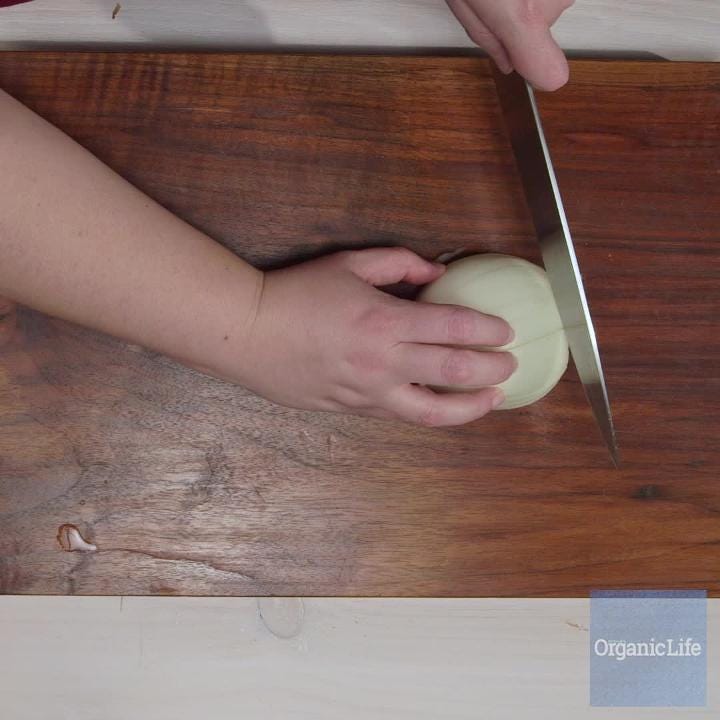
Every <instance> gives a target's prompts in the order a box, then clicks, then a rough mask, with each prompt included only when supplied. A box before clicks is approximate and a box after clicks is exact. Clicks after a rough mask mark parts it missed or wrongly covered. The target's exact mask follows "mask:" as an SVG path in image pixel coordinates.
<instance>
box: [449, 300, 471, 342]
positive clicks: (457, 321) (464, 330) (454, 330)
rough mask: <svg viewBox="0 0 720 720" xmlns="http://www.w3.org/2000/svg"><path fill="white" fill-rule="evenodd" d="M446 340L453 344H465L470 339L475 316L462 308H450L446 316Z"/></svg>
mask: <svg viewBox="0 0 720 720" xmlns="http://www.w3.org/2000/svg"><path fill="white" fill-rule="evenodd" d="M446 324H447V338H448V342H450V343H451V344H453V345H465V344H468V343H469V342H471V341H472V336H473V332H474V330H475V318H474V317H473V315H472V313H471V312H470V311H468V310H466V309H464V308H459V307H454V308H450V310H448V313H447V318H446Z"/></svg>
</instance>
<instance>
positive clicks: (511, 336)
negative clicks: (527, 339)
mask: <svg viewBox="0 0 720 720" xmlns="http://www.w3.org/2000/svg"><path fill="white" fill-rule="evenodd" d="M508 327H510V326H508ZM514 339H515V331H514V330H513V329H512V328H510V332H509V333H508V339H507V341H506V342H505V344H506V345H507V344H508V343H511V342H512V341H513V340H514Z"/></svg>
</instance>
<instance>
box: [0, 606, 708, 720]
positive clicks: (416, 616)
mask: <svg viewBox="0 0 720 720" xmlns="http://www.w3.org/2000/svg"><path fill="white" fill-rule="evenodd" d="M264 600H265V602H268V601H269V599H267V598H265V599H264ZM272 601H273V602H278V603H285V602H289V601H297V599H296V598H289V599H285V598H281V599H277V598H273V599H272ZM258 604H259V603H258V602H257V600H256V599H254V598H199V597H190V598H155V597H140V598H123V597H120V598H113V597H18V596H5V597H0V637H2V639H3V652H2V653H0V690H2V693H3V695H2V697H3V711H4V714H5V717H9V718H12V720H47V718H49V717H60V718H72V719H73V720H97V718H98V717H103V718H105V717H108V718H113V719H114V718H127V717H131V718H133V720H196V718H198V717H210V718H213V720H236V718H237V717H238V708H242V717H243V719H244V720H245V719H247V720H285V718H289V717H291V718H293V720H334V718H338V717H342V718H343V720H371V719H372V720H392V719H394V718H403V719H404V718H413V719H414V720H437V718H438V717H442V718H443V719H444V720H476V719H477V718H478V716H479V714H480V712H481V713H482V717H489V718H492V720H516V718H530V717H531V718H533V719H534V720H597V718H598V717H608V718H612V720H638V718H643V717H656V718H658V717H659V718H663V717H666V716H667V717H672V718H673V720H698V718H706V719H707V718H714V717H717V715H718V712H719V711H720V688H718V684H717V683H715V682H712V681H709V682H708V684H707V707H705V708H702V709H700V708H682V707H674V708H672V710H657V711H650V712H645V711H643V710H638V709H637V708H633V707H630V708H621V707H615V708H612V709H611V710H605V711H603V710H599V709H598V708H596V707H591V706H590V705H589V679H590V678H589V673H588V646H589V632H588V630H589V628H590V617H591V611H590V602H589V601H588V600H579V599H565V598H555V599H531V600H528V599H508V598H503V599H497V598H470V599H469V598H460V599H457V598H452V599H449V598H443V599H434V598H431V599H428V598H422V599H415V598H373V599H365V598H363V599H358V598H306V599H305V600H304V608H305V612H304V622H303V623H302V626H301V628H300V631H299V632H298V634H297V635H296V636H294V637H292V638H278V637H277V636H275V635H273V634H272V633H271V632H270V630H269V629H268V627H267V625H266V624H265V623H264V621H263V617H262V616H261V614H260V612H258ZM596 617H597V615H596ZM707 622H708V628H707V638H708V640H707V643H705V642H704V641H703V645H704V647H705V648H706V649H707V671H708V678H715V677H718V672H720V661H719V660H720V659H719V658H718V653H717V652H716V643H715V642H713V641H712V640H711V638H717V636H718V631H720V600H716V599H713V600H710V601H709V602H708V603H707ZM108 648H112V652H111V653H109V652H108ZM90 668H91V669H92V675H91V677H89V673H90V670H89V669H90ZM39 678H40V679H41V680H40V682H41V683H42V690H41V691H38V682H39V680H38V679H39ZM518 688H522V692H518ZM479 709H481V710H479Z"/></svg>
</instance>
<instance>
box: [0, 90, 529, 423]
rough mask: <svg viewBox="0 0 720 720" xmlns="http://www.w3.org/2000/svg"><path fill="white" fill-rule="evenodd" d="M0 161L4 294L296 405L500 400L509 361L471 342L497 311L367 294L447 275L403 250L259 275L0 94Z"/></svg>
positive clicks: (504, 332) (442, 406)
mask: <svg viewBox="0 0 720 720" xmlns="http://www.w3.org/2000/svg"><path fill="white" fill-rule="evenodd" d="M0 167H1V168H2V175H0V258H2V263H0V295H5V296H7V297H10V298H12V299H14V300H16V301H19V302H21V303H24V304H26V305H29V306H31V307H34V308H37V309H39V310H42V311H44V312H47V313H49V314H52V315H56V316H59V317H62V318H66V319H68V320H72V321H74V322H77V323H80V324H83V325H87V326H90V327H93V328H97V329H99V330H103V331H105V332H107V333H110V334H113V335H117V336H119V337H123V338H126V339H128V340H131V341H133V342H136V343H140V344H143V345H145V346H147V347H150V348H153V349H155V350H158V351H160V352H163V353H166V354H168V355H171V356H173V357H176V358H178V359H179V360H181V361H183V362H185V363H187V364H189V365H192V366H194V367H196V368H200V369H202V370H204V371H205V372H208V373H210V374H213V375H216V376H218V377H222V378H225V379H227V380H230V381H232V382H237V383H240V384H243V385H245V386H246V387H248V388H250V389H251V390H254V391H255V392H257V393H259V394H261V395H263V396H265V397H267V398H270V399H272V400H275V401H276V402H278V403H281V404H284V405H290V406H293V407H300V408H307V409H312V410H329V411H336V412H352V413H357V414H362V415H372V416H375V417H383V418H399V419H403V420H409V421H414V422H420V423H424V424H428V425H454V424H459V423H464V422H468V421H470V420H474V419H475V418H478V417H480V416H482V415H484V414H486V413H487V412H489V411H490V410H491V409H492V408H494V407H496V406H497V405H498V403H500V402H502V399H503V397H502V392H501V391H499V390H497V389H495V388H494V387H493V386H494V385H496V384H498V383H500V382H502V381H503V380H505V379H506V378H507V377H509V375H510V374H511V373H512V372H513V371H514V368H515V361H514V358H513V357H512V355H511V354H510V353H503V352H478V351H475V350H473V349H471V348H472V346H488V345H494V346H500V345H503V344H504V343H505V342H507V341H508V340H509V339H510V337H511V334H512V331H511V329H510V328H509V326H508V325H507V323H506V322H505V321H504V320H501V319H500V318H495V317H491V316H487V315H483V314H482V313H478V312H476V311H474V310H470V309H468V308H460V307H455V306H450V305H445V306H441V305H429V304H424V303H414V302H410V301H407V300H400V299H398V298H395V297H392V296H390V295H388V294H386V293H384V292H381V291H380V290H378V289H377V287H376V286H382V285H389V284H391V283H395V282H399V281H401V280H405V281H407V282H412V283H416V284H424V283H427V282H430V281H432V280H434V279H436V278H437V277H439V276H440V275H441V274H442V273H443V271H444V267H443V266H440V265H438V264H436V263H431V262H428V261H427V260H424V259H423V258H421V257H419V256H418V255H416V254H415V253H412V252H410V251H409V250H404V249H402V248H377V249H372V250H360V251H355V252H341V253H336V254H335V255H331V256H328V257H324V258H320V259H318V260H315V261H312V262H308V263H304V264H302V265H297V266H295V267H291V268H285V269H282V270H276V271H273V272H270V273H265V274H264V273H262V272H260V271H259V270H256V269H255V268H253V267H251V266H250V265H248V264H247V263H245V262H243V261H242V260H241V259H240V258H238V257H236V256H235V255H234V254H233V253H231V252H229V251H228V250H226V249H225V248H223V247H222V246H221V245H219V244H218V243H216V242H214V241H213V240H211V239H210V238H209V237H207V236H206V235H204V234H203V233H201V232H199V231H198V230H196V229H194V228H192V227H191V226H189V225H188V224H187V223H185V222H183V221H182V220H180V219H179V218H177V217H175V216H174V215H172V214H171V213H170V212H168V211H167V210H165V209H163V208H162V207H160V206H159V205H158V204H157V203H155V202H154V201H153V200H151V199H150V198H148V197H147V196H145V195H144V194H143V193H141V192H140V191H139V190H137V189H136V188H134V187H132V186H131V185H130V184H129V183H127V182H126V181H125V180H123V179H122V178H120V177H119V176H118V175H116V174H115V173H114V172H112V171H111V170H110V169H109V168H107V167H106V166H105V165H103V164H102V163H101V162H100V161H99V160H97V159H96V158H94V157H93V156H92V155H91V154H90V153H88V152H87V151H86V150H84V149H83V148H81V147H80V146H79V145H77V144H76V143H75V142H73V141H72V140H71V139H70V138H68V137H67V136H66V135H64V134H63V133H62V132H60V131H59V130H57V129H56V128H54V127H52V126H51V125H49V124H48V123H46V122H45V121H44V120H42V119H40V118H39V117H37V116H36V115H34V114H33V113H32V112H31V111H30V110H28V109H27V108H25V107H23V106H22V105H21V104H19V103H18V102H16V101H15V100H13V99H12V98H10V97H9V96H8V95H6V94H5V93H2V92H0ZM449 345H452V346H453V347H447V346H449ZM463 345H465V346H467V347H466V348H462V347H459V346H463ZM424 385H464V386H467V387H468V388H476V389H474V390H473V391H472V392H468V393H467V394H449V395H438V394H436V393H434V392H432V391H431V390H429V389H427V388H426V387H423V386H424Z"/></svg>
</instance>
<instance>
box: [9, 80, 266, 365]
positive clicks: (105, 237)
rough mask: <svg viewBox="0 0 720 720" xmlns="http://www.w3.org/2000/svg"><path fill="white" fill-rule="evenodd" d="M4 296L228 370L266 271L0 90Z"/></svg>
mask: <svg viewBox="0 0 720 720" xmlns="http://www.w3.org/2000/svg"><path fill="white" fill-rule="evenodd" d="M0 158H1V163H0V167H2V173H1V174H0V248H1V249H2V263H1V264H0V294H3V295H6V296H8V297H11V298H13V299H15V300H17V301H18V302H21V303H23V304H26V305H29V306H31V307H34V308H37V309H39V310H42V311H44V312H46V313H49V314H51V315H57V316H60V317H63V318H66V319H69V320H72V321H74V322H77V323H80V324H82V325H87V326H90V327H93V328H97V329H100V330H103V331H105V332H108V333H110V334H113V335H117V336H120V337H123V338H126V339H128V340H132V341H133V342H137V343H139V344H142V345H146V346H147V347H150V348H153V349H154V350H158V351H161V352H163V353H167V354H168V355H171V356H173V357H176V358H179V359H181V360H184V361H185V362H188V363H191V364H195V365H201V366H207V367H208V368H209V369H211V370H212V371H214V372H216V373H218V374H223V373H228V374H232V372H235V373H236V368H237V361H236V357H237V354H238V353H242V352H243V348H242V343H243V338H244V337H245V335H246V332H247V328H248V326H249V324H250V323H251V322H252V319H253V316H254V312H255V309H256V307H257V302H258V299H259V295H260V290H261V286H262V280H263V275H262V273H261V272H260V271H258V270H256V269H254V268H253V267H251V266H250V265H248V264H247V263H245V262H243V261H242V260H241V259H240V258H238V257H237V256H236V255H234V254H233V253H231V252H230V251H228V250H226V249H225V248H223V247H222V246H221V245H219V244H218V243H216V242H214V241H213V240H211V239H210V238H208V237H207V236H206V235H204V234H203V233H201V232H199V231H198V230H196V229H194V228H193V227H191V226H190V225H188V224H187V223H185V222H183V221H182V220H180V219H179V218H177V217H175V216H174V215H173V214H172V213H170V212H168V211H167V210H165V209H164V208H162V207H161V206H160V205H158V204H157V203H156V202H154V201H153V200H151V199H150V198H148V197H147V196H146V195H144V194H143V193H141V192H140V191H139V190H137V189H136V188H134V187H133V186H132V185H130V184H129V183H128V182H126V181H125V180H123V179H122V178H121V177H120V176H118V175H117V174H115V173H114V172H113V171H112V170H110V169H109V168H108V167H106V166H105V165H103V163H101V162H100V161H99V160H97V158H95V157H94V156H93V155H91V154H90V153H89V152H87V151H86V150H84V149H83V148H82V147H80V146H79V145H78V144H77V143H75V142H73V141H72V140H71V139H70V138H68V137H67V136H66V135H64V134H63V133H62V132H60V131H59V130H58V129H57V128H55V127H53V126H52V125H50V124H49V123H47V122H45V121H44V120H42V119H41V118H40V117H38V116H37V115H35V114H34V113H32V112H31V111H30V110H28V109H27V108H25V107H24V106H23V105H21V104H20V103H18V102H17V101H16V100H14V99H13V98H11V97H10V96H9V95H7V94H6V93H3V92H1V91H0Z"/></svg>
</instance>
